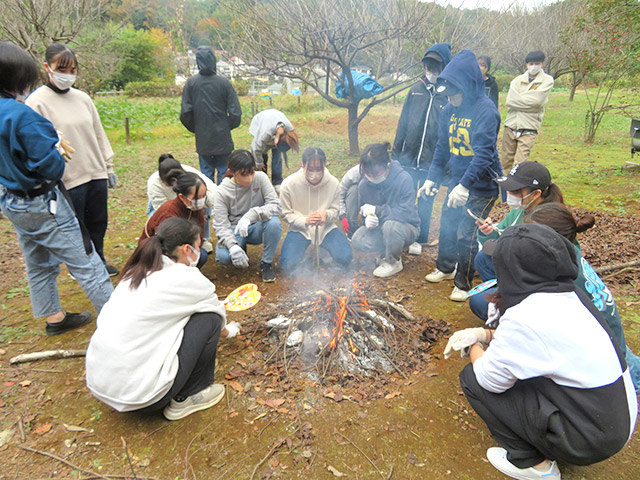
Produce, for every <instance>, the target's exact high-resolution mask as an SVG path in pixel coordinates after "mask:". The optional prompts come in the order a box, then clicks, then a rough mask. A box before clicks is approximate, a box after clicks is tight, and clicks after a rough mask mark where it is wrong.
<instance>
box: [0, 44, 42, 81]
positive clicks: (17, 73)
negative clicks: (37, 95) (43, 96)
mask: <svg viewBox="0 0 640 480" xmlns="http://www.w3.org/2000/svg"><path fill="white" fill-rule="evenodd" d="M39 80H40V74H39V72H38V66H37V65H36V62H35V61H34V60H33V58H31V57H30V56H29V54H28V53H27V52H26V51H25V50H23V49H22V48H20V47H18V46H17V45H14V44H13V43H11V42H0V91H3V92H5V93H7V94H13V93H22V92H24V91H25V90H27V89H29V90H31V89H32V88H33V87H35V86H36V85H38V82H39Z"/></svg>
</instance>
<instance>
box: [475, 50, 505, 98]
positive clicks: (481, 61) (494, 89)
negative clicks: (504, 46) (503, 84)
mask: <svg viewBox="0 0 640 480" xmlns="http://www.w3.org/2000/svg"><path fill="white" fill-rule="evenodd" d="M478 66H479V67H480V71H481V72H482V78H484V88H485V92H486V93H487V97H489V98H490V99H491V101H492V102H493V103H494V104H495V106H496V108H498V92H499V91H500V89H499V88H498V82H496V77H494V76H493V75H491V74H490V73H489V70H491V58H490V57H488V56H486V55H480V56H479V57H478Z"/></svg>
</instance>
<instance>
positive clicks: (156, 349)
mask: <svg viewBox="0 0 640 480" xmlns="http://www.w3.org/2000/svg"><path fill="white" fill-rule="evenodd" d="M199 247H200V227H198V226H197V225H195V224H194V223H191V222H189V221H188V220H185V219H183V218H177V217H172V218H169V219H167V220H165V221H164V222H162V224H161V225H160V226H159V227H158V230H157V232H156V235H154V236H153V237H151V238H149V239H146V240H145V241H144V242H142V243H141V244H140V245H139V246H138V248H137V249H136V251H135V252H133V254H132V255H131V258H130V259H129V261H128V262H127V264H126V265H125V267H124V269H123V270H124V271H123V276H122V281H121V282H120V283H119V284H118V286H117V287H116V289H115V291H114V292H113V295H112V296H111V299H110V300H109V301H108V302H107V304H106V305H105V307H104V309H103V310H102V312H101V313H100V316H99V317H98V328H97V330H96V331H95V333H94V334H93V337H91V342H90V343H89V348H88V349H87V359H86V369H87V375H86V377H87V387H88V388H89V390H90V391H91V393H92V394H93V395H94V396H95V397H96V398H98V399H99V400H101V401H103V402H104V403H106V404H107V405H109V406H111V407H113V408H114V409H116V410H117V411H119V412H129V411H132V410H136V411H139V412H153V411H158V410H163V413H164V416H165V418H166V419H167V420H179V419H181V418H184V417H186V416H187V415H191V414H192V413H195V412H198V411H200V410H204V409H206V408H210V407H212V406H214V405H215V404H216V403H218V402H219V401H220V400H221V399H222V397H223V396H224V385H222V384H219V383H214V369H215V364H216V350H217V347H218V340H219V339H220V337H227V338H230V337H233V336H235V335H237V333H238V332H239V325H238V324H237V323H236V322H231V323H229V324H227V323H226V315H225V310H224V306H223V305H222V304H221V303H220V302H219V301H218V296H217V295H216V293H215V292H216V287H215V285H214V284H213V283H211V282H210V281H209V280H208V279H207V278H206V277H205V276H204V275H202V273H200V271H199V270H198V269H197V268H190V267H193V266H194V264H195V262H197V260H198V253H197V252H198V249H199Z"/></svg>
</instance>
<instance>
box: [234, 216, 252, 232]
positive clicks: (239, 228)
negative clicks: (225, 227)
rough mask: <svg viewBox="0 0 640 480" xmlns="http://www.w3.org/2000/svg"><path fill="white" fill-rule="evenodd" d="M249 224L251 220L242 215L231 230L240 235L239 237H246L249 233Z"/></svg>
mask: <svg viewBox="0 0 640 480" xmlns="http://www.w3.org/2000/svg"><path fill="white" fill-rule="evenodd" d="M249 225H251V221H250V220H249V219H248V218H247V216H246V215H243V216H242V218H241V219H240V220H239V221H238V224H237V225H236V229H235V230H234V231H233V233H235V234H236V235H240V236H241V237H246V236H248V235H249Z"/></svg>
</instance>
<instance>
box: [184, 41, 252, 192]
mask: <svg viewBox="0 0 640 480" xmlns="http://www.w3.org/2000/svg"><path fill="white" fill-rule="evenodd" d="M196 62H197V64H198V68H199V69H200V71H199V73H198V74H197V75H194V76H193V77H190V78H189V79H188V80H187V83H186V84H185V86H184V89H183V90H182V106H181V109H180V121H181V122H182V124H183V125H184V126H185V128H186V129H187V130H189V131H190V132H192V133H195V135H196V151H197V152H198V155H199V158H200V170H202V173H204V174H205V175H206V176H207V177H209V178H210V179H211V180H212V181H213V182H215V181H216V178H215V175H216V170H217V171H218V181H217V184H218V185H220V182H222V178H223V177H224V173H225V172H226V171H227V157H228V156H229V154H230V153H231V152H232V151H233V139H232V138H231V130H233V129H234V128H236V127H238V126H239V125H240V121H241V119H242V109H241V108H240V101H239V100H238V94H237V93H236V91H235V90H234V88H233V85H231V82H230V81H229V80H227V79H226V78H225V77H223V76H221V75H217V74H216V56H215V54H214V53H213V50H212V49H211V47H207V46H201V47H198V49H197V50H196Z"/></svg>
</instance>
